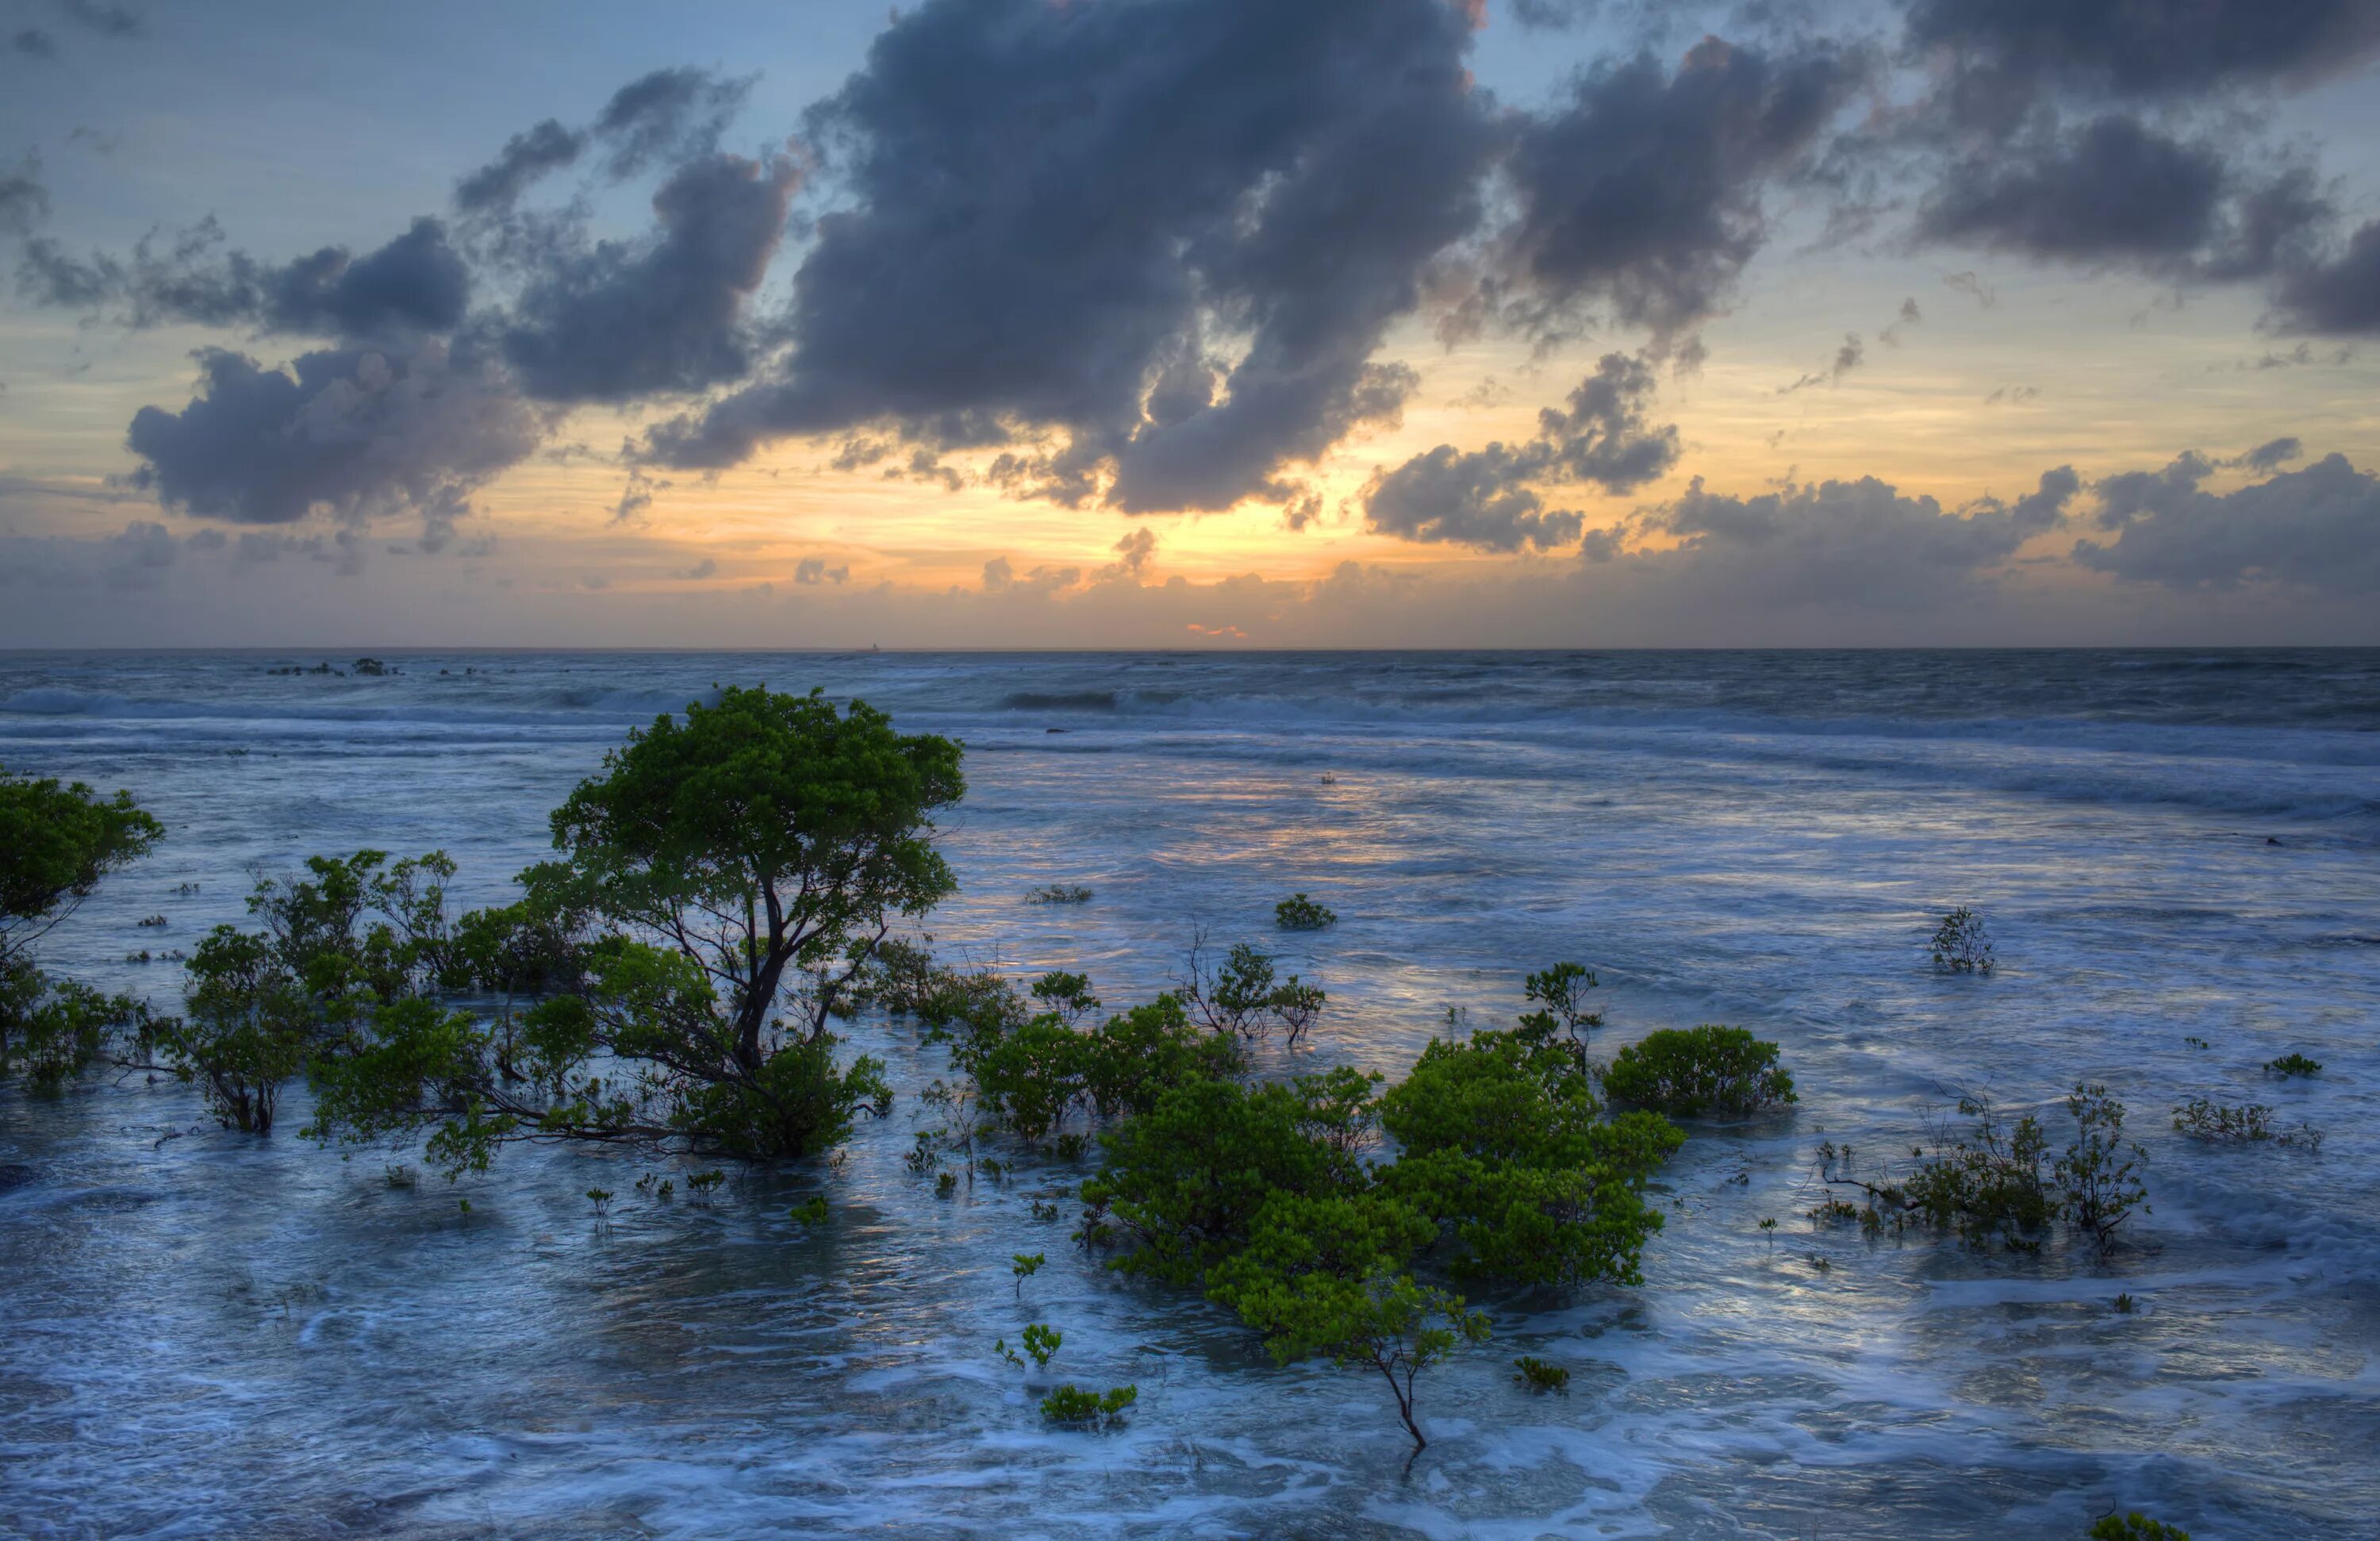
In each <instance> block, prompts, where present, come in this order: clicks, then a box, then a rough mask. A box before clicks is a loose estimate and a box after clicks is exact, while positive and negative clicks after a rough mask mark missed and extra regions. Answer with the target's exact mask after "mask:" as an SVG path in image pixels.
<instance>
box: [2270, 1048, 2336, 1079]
mask: <svg viewBox="0 0 2380 1541" xmlns="http://www.w3.org/2000/svg"><path fill="white" fill-rule="evenodd" d="M2265 1074H2267V1075H2280V1076H2289V1075H2320V1074H2322V1062H2321V1061H2320V1060H2310V1059H2308V1058H2306V1057H2305V1056H2304V1055H2303V1054H2298V1053H2289V1054H2284V1055H2282V1056H2281V1057H2280V1058H2279V1059H2277V1060H2266V1061H2265Z"/></svg>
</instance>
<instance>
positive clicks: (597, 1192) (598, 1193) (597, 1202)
mask: <svg viewBox="0 0 2380 1541" xmlns="http://www.w3.org/2000/svg"><path fill="white" fill-rule="evenodd" d="M587 1202H588V1203H589V1204H591V1205H593V1206H594V1207H595V1218H596V1219H599V1220H600V1219H603V1218H605V1217H606V1216H608V1215H609V1214H611V1212H612V1193H611V1190H610V1189H608V1188H589V1189H588V1190H587Z"/></svg>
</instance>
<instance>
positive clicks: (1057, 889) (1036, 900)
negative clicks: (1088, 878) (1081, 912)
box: [1025, 883, 1091, 904]
mask: <svg viewBox="0 0 2380 1541" xmlns="http://www.w3.org/2000/svg"><path fill="white" fill-rule="evenodd" d="M1025 902H1026V904H1089V903H1090V902H1091V891H1090V890H1089V889H1087V888H1085V887H1084V886H1083V885H1082V884H1080V883H1046V884H1044V885H1043V886H1041V887H1039V888H1037V889H1032V890H1029V891H1027V892H1026V895H1025Z"/></svg>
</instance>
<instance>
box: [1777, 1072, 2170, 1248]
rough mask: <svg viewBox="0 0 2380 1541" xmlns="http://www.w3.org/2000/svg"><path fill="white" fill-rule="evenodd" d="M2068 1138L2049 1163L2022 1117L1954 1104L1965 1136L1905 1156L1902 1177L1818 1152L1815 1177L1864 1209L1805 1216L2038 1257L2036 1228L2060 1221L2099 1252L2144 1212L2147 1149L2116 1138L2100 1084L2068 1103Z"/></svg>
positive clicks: (2037, 1132) (2116, 1113) (1846, 1206)
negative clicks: (1908, 1162) (1845, 1190)
mask: <svg viewBox="0 0 2380 1541" xmlns="http://www.w3.org/2000/svg"><path fill="white" fill-rule="evenodd" d="M2066 1109H2067V1111H2068V1113H2069V1114H2070V1115H2071V1116H2072V1118H2073V1119H2074V1122H2075V1130H2076V1135H2075V1139H2074V1141H2073V1143H2072V1144H2070V1145H2069V1146H2068V1147H2066V1151H2065V1154H2064V1155H2062V1156H2060V1157H2059V1158H2058V1159H2057V1160H2056V1161H2055V1162H2053V1163H2051V1164H2050V1166H2049V1168H2048V1170H2047V1171H2044V1167H2043V1163H2044V1161H2045V1159H2046V1158H2047V1156H2048V1152H2049V1136H2048V1135H2047V1134H2046V1132H2045V1131H2044V1130H2043V1129H2042V1127H2041V1121H2040V1120H2038V1119H2036V1118H2034V1116H2033V1115H2032V1114H2030V1113H2027V1114H2025V1115H2024V1116H2022V1118H2019V1119H2018V1120H2017V1121H2016V1122H2015V1123H2014V1124H2012V1125H2011V1124H2006V1123H2004V1122H2002V1119H2001V1115H2000V1112H1999V1110H1998V1109H1997V1108H1995V1107H1994V1106H1993V1105H1992V1102H1991V1100H1990V1098H1985V1097H1980V1096H1977V1097H1965V1098H1960V1099H1959V1111H1960V1112H1961V1113H1962V1114H1964V1115H1966V1116H1967V1117H1969V1118H1972V1119H1973V1120H1974V1121H1975V1122H1974V1124H1973V1127H1972V1128H1971V1129H1970V1130H1969V1131H1968V1132H1967V1133H1966V1134H1964V1135H1959V1136H1956V1137H1953V1138H1951V1139H1949V1140H1947V1141H1943V1142H1939V1143H1937V1146H1936V1147H1935V1149H1934V1151H1933V1152H1932V1153H1931V1154H1930V1155H1929V1154H1928V1153H1927V1152H1926V1151H1925V1148H1924V1147H1919V1148H1918V1149H1917V1150H1915V1151H1913V1156H1914V1157H1915V1159H1916V1162H1917V1164H1916V1166H1915V1168H1914V1169H1913V1171H1910V1172H1909V1173H1908V1174H1907V1175H1906V1176H1904V1177H1901V1178H1899V1179H1894V1178H1893V1177H1891V1176H1890V1175H1889V1174H1885V1175H1883V1176H1880V1177H1879V1178H1878V1179H1877V1180H1876V1181H1870V1180H1869V1179H1867V1178H1866V1177H1864V1176H1862V1175H1861V1174H1860V1173H1859V1171H1857V1170H1856V1159H1855V1157H1854V1155H1853V1152H1852V1149H1851V1148H1850V1147H1842V1146H1837V1145H1835V1144H1834V1143H1833V1142H1832V1141H1828V1143H1827V1144H1825V1145H1822V1146H1820V1147H1819V1148H1818V1154H1819V1167H1818V1175H1819V1179H1820V1181H1822V1182H1824V1183H1828V1184H1829V1185H1830V1186H1836V1187H1849V1188H1854V1189H1857V1190H1858V1191H1859V1192H1861V1193H1863V1194H1864V1195H1866V1199H1867V1202H1866V1203H1865V1204H1864V1205H1860V1204H1852V1203H1850V1202H1848V1201H1846V1200H1844V1199H1841V1198H1829V1199H1828V1200H1827V1201H1826V1202H1824V1203H1822V1204H1820V1205H1819V1206H1818V1207H1815V1208H1814V1209H1812V1210H1811V1211H1810V1217H1811V1219H1817V1220H1836V1219H1855V1220H1857V1221H1858V1222H1859V1223H1860V1225H1861V1226H1862V1227H1863V1228H1864V1229H1865V1230H1866V1231H1868V1232H1870V1233H1872V1234H1873V1233H1878V1232H1884V1231H1890V1232H1893V1233H1894V1234H1895V1235H1900V1234H1904V1233H1906V1232H1908V1231H1909V1230H1910V1229H1911V1228H1912V1227H1913V1226H1925V1227H1927V1228H1930V1229H1933V1230H1937V1231H1950V1232H1957V1233H1958V1235H1959V1236H1960V1237H1961V1239H1962V1240H1964V1241H1966V1242H1967V1243H1968V1244H1970V1245H1973V1246H1976V1247H1990V1246H1992V1245H1994V1244H1998V1245H2001V1246H2005V1247H2007V1248H2009V1249H2010V1250H2011V1251H2019V1252H2037V1251H2039V1250H2040V1248H2041V1244H2042V1236H2043V1232H2045V1231H2046V1229H2047V1228H2048V1226H2049V1225H2050V1224H2051V1223H2052V1222H2053V1221H2061V1220H2062V1221H2063V1222H2065V1223H2066V1224H2067V1225H2068V1226H2070V1228H2071V1229H2072V1230H2073V1231H2074V1232H2077V1233H2078V1234H2080V1235H2085V1236H2088V1237H2089V1238H2090V1239H2091V1240H2092V1242H2093V1243H2094V1244H2095V1245H2096V1246H2097V1247H2098V1248H2099V1250H2100V1251H2101V1252H2102V1253H2103V1254H2104V1253H2105V1252H2107V1250H2109V1249H2110V1248H2111V1247H2112V1246H2113V1244H2114V1236H2115V1232H2116V1230H2117V1228H2118V1227H2119V1226H2120V1225H2122V1224H2123V1223H2124V1221H2125V1219H2128V1218H2129V1217H2130V1216H2131V1212H2132V1211H2133V1210H2134V1209H2135V1208H2142V1209H2145V1208H2146V1207H2147V1205H2146V1203H2145V1202H2144V1201H2145V1198H2146V1193H2147V1190H2146V1188H2145V1186H2144V1185H2143V1183H2142V1182H2141V1180H2140V1175H2139V1171H2140V1167H2141V1164H2142V1163H2143V1162H2145V1161H2146V1160H2147V1159H2148V1153H2147V1152H2146V1151H2144V1150H2143V1149H2142V1148H2141V1147H2139V1146H2137V1145H2131V1144H2128V1143H2126V1142H2125V1141H2124V1140H2123V1138H2122V1134H2123V1127H2124V1105H2123V1104H2122V1103H2120V1102H2119V1101H2117V1100H2116V1099H2115V1098H2112V1097H2110V1096H2109V1095H2107V1088H2106V1087H2105V1086H2095V1085H2081V1084H2078V1085H2077V1086H2075V1088H2074V1090H2073V1093H2072V1094H2071V1095H2070V1096H2069V1097H2068V1098H2066Z"/></svg>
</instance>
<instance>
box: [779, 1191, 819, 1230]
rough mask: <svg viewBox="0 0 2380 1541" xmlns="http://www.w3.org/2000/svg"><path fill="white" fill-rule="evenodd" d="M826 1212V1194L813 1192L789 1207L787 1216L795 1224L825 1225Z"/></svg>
mask: <svg viewBox="0 0 2380 1541" xmlns="http://www.w3.org/2000/svg"><path fill="white" fill-rule="evenodd" d="M826 1214H827V1210H826V1195H824V1194H813V1195H810V1196H809V1197H808V1198H807V1199H805V1200H803V1201H802V1202H801V1203H799V1204H796V1205H795V1206H794V1207H792V1208H791V1209H788V1210H787V1211H786V1212H785V1218H786V1219H790V1220H792V1221H793V1222H794V1223H795V1225H824V1224H825V1223H826Z"/></svg>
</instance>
